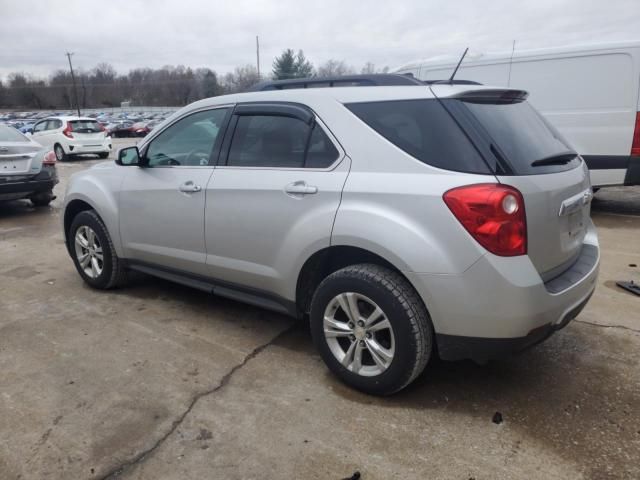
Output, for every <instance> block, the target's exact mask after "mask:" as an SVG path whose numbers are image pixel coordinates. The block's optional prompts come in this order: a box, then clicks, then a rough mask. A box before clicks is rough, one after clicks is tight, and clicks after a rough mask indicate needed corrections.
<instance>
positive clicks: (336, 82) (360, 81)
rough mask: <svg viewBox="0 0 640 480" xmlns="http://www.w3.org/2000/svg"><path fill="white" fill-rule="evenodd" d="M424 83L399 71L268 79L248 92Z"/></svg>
mask: <svg viewBox="0 0 640 480" xmlns="http://www.w3.org/2000/svg"><path fill="white" fill-rule="evenodd" d="M411 85H414V86H415V85H424V82H421V81H420V80H418V79H417V78H415V77H414V76H413V75H411V74H409V75H404V74H398V73H375V74H371V75H340V76H335V77H314V78H294V79H291V80H268V81H266V82H260V83H256V84H255V85H253V86H252V87H251V88H249V89H248V90H247V91H248V92H261V91H265V90H287V89H293V88H321V87H388V86H411Z"/></svg>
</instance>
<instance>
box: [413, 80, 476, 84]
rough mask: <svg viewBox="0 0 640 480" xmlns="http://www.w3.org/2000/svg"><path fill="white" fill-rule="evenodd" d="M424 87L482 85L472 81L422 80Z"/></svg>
mask: <svg viewBox="0 0 640 480" xmlns="http://www.w3.org/2000/svg"><path fill="white" fill-rule="evenodd" d="M422 83H424V84H425V85H482V83H480V82H474V81H473V80H452V81H449V80H423V81H422Z"/></svg>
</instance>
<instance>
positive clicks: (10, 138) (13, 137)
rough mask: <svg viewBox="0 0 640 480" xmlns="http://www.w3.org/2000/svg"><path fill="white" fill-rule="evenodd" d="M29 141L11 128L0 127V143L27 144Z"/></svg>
mask: <svg viewBox="0 0 640 480" xmlns="http://www.w3.org/2000/svg"><path fill="white" fill-rule="evenodd" d="M28 141H29V139H28V138H27V137H25V136H24V135H23V134H21V133H20V132H19V131H18V130H16V129H15V128H13V127H7V126H6V125H0V142H28Z"/></svg>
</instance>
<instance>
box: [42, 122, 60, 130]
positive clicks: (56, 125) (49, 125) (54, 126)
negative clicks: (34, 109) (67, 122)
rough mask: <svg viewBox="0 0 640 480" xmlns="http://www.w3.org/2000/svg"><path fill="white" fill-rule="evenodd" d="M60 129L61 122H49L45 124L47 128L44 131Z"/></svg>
mask: <svg viewBox="0 0 640 480" xmlns="http://www.w3.org/2000/svg"><path fill="white" fill-rule="evenodd" d="M61 127H62V121H61V120H49V121H48V122H47V128H46V129H45V130H55V129H57V128H61Z"/></svg>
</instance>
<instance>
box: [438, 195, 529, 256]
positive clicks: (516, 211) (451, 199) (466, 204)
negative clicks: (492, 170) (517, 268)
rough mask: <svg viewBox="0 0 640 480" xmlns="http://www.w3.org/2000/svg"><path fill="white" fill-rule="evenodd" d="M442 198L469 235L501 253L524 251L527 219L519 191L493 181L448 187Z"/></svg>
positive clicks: (490, 249) (491, 249)
mask: <svg viewBox="0 0 640 480" xmlns="http://www.w3.org/2000/svg"><path fill="white" fill-rule="evenodd" d="M443 199H444V201H445V203H446V204H447V206H448V207H449V209H450V210H451V211H452V212H453V214H454V215H455V217H456V218H457V219H458V221H459V222H460V223H462V225H463V226H464V228H466V229H467V231H468V232H469V233H470V234H471V236H472V237H473V238H474V239H475V240H476V241H477V242H478V243H479V244H480V245H482V246H483V247H484V248H486V249H487V250H489V251H490V252H491V253H494V254H496V255H500V256H503V257H513V256H516V255H525V254H526V253H527V219H526V217H525V212H524V199H523V198H522V194H521V193H520V192H519V191H518V190H516V189H515V188H513V187H509V186H506V185H500V184H497V183H482V184H477V185H468V186H465V187H458V188H454V189H452V190H449V191H448V192H446V193H445V194H444V195H443Z"/></svg>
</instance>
